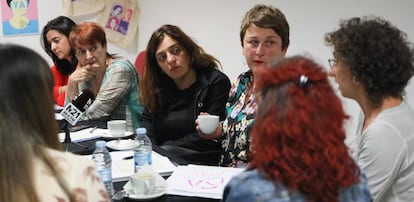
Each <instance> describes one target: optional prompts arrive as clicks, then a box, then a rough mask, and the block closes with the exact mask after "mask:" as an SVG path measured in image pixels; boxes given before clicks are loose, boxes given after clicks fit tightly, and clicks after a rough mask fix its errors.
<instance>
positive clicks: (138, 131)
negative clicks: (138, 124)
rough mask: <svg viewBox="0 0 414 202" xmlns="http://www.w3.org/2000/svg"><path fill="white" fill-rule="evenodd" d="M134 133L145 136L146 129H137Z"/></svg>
mask: <svg viewBox="0 0 414 202" xmlns="http://www.w3.org/2000/svg"><path fill="white" fill-rule="evenodd" d="M136 133H137V134H138V135H139V134H146V133H147V129H146V128H137V130H136Z"/></svg>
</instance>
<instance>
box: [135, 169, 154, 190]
mask: <svg viewBox="0 0 414 202" xmlns="http://www.w3.org/2000/svg"><path fill="white" fill-rule="evenodd" d="M155 178H156V175H155V173H154V172H153V171H152V170H151V169H146V168H145V167H143V168H141V169H140V170H139V171H138V172H136V173H135V174H133V175H132V176H131V188H132V191H133V192H134V194H137V195H148V194H151V193H152V191H153V190H154V187H155Z"/></svg>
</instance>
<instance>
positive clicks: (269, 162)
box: [250, 56, 359, 201]
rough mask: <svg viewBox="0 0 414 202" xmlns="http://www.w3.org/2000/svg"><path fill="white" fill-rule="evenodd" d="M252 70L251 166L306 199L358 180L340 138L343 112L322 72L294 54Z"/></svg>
mask: <svg viewBox="0 0 414 202" xmlns="http://www.w3.org/2000/svg"><path fill="white" fill-rule="evenodd" d="M256 73H257V74H256V75H257V79H256V81H255V82H256V84H255V85H256V89H257V90H258V95H259V99H260V104H259V107H258V110H257V112H256V117H255V123H254V127H253V129H252V133H251V139H252V142H251V149H252V153H251V157H252V160H251V164H250V168H258V169H259V170H261V171H263V172H265V173H267V174H268V175H269V176H270V177H271V178H272V179H274V180H275V181H276V182H279V183H282V184H284V185H286V186H287V187H289V188H290V189H296V190H299V191H300V192H301V193H303V194H304V195H306V196H307V199H308V201H337V199H338V195H339V192H340V190H341V188H344V187H347V186H349V185H351V184H353V183H355V182H358V181H359V169H358V167H357V166H356V163H355V162H354V161H353V159H352V158H351V157H350V156H349V153H348V149H347V147H346V146H345V144H344V140H345V131H344V129H343V123H344V120H345V119H346V118H347V116H346V114H345V113H344V111H343V108H342V103H341V101H340V100H339V98H338V97H337V95H336V94H335V92H334V91H333V89H332V87H331V86H330V84H329V82H328V79H327V74H326V72H325V71H324V70H323V68H322V67H321V66H320V65H318V64H316V63H315V62H314V61H312V60H311V59H308V58H305V57H302V56H295V57H291V58H286V59H284V60H282V61H280V62H279V63H277V64H276V65H274V66H273V67H272V68H262V69H260V70H257V72H256Z"/></svg>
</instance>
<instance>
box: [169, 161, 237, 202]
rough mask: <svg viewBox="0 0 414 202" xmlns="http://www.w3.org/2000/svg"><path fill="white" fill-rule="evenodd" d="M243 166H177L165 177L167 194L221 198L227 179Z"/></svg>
mask: <svg viewBox="0 0 414 202" xmlns="http://www.w3.org/2000/svg"><path fill="white" fill-rule="evenodd" d="M243 170H244V169H243V168H229V167H218V166H201V165H188V166H178V167H177V168H176V169H175V171H174V173H173V174H172V175H171V176H170V177H169V178H168V179H167V183H168V184H169V185H170V186H168V191H167V193H168V194H173V195H183V196H198V197H205V198H215V199H221V197H222V195H223V190H224V187H225V186H226V184H227V183H228V182H229V180H230V179H231V178H232V177H233V176H235V175H238V174H239V173H241V172H242V171H243Z"/></svg>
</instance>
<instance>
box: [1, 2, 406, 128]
mask: <svg viewBox="0 0 414 202" xmlns="http://www.w3.org/2000/svg"><path fill="white" fill-rule="evenodd" d="M137 1H138V3H139V5H140V10H141V15H140V20H139V39H138V44H134V45H133V46H131V47H130V48H128V50H122V49H120V48H117V47H115V46H112V45H111V44H109V51H110V52H111V53H118V54H121V55H124V56H126V57H128V58H129V59H130V60H131V61H134V60H135V56H136V55H137V53H138V51H139V50H142V49H145V47H146V43H147V41H148V39H149V37H150V35H151V34H152V32H153V31H154V30H155V29H156V28H158V27H159V26H160V25H162V24H167V23H169V24H175V25H178V26H180V27H181V28H182V29H183V30H184V31H185V32H186V33H188V34H189V35H191V36H192V37H193V38H194V39H195V40H196V41H197V42H198V43H199V44H200V45H201V46H202V47H203V48H204V49H205V50H206V51H207V52H209V53H211V54H212V55H214V56H216V57H217V58H218V59H219V60H220V61H221V63H222V65H223V70H224V72H225V73H226V74H227V75H228V76H229V77H230V78H231V79H232V80H234V79H235V78H236V76H237V75H238V74H239V73H240V72H242V71H244V70H246V67H245V64H244V61H243V56H242V53H241V47H240V39H239V27H240V21H241V18H242V16H243V14H244V13H245V12H246V11H247V10H248V9H250V8H251V7H252V6H253V5H255V4H256V3H265V4H272V5H274V6H276V7H279V8H280V9H281V10H282V11H283V12H284V13H285V15H286V17H287V18H288V21H289V23H290V27H291V44H290V47H289V49H288V53H287V55H294V54H309V55H311V56H313V57H314V58H315V59H316V60H317V61H318V62H320V63H322V64H323V65H325V66H328V63H327V59H328V58H330V57H332V54H331V50H330V48H329V47H327V46H325V45H324V41H323V37H324V34H325V33H326V32H329V31H333V30H335V29H336V28H337V27H338V21H339V20H340V19H344V18H349V17H353V16H361V15H371V14H372V15H380V16H383V17H384V18H386V19H388V20H390V21H391V22H392V23H394V24H395V25H397V26H398V27H399V28H400V29H401V30H403V31H405V32H406V33H407V34H408V38H409V39H410V40H411V41H414V26H412V22H410V20H412V19H414V13H413V11H412V9H413V8H414V1H412V0H393V1H390V0H363V1H358V0H313V1H303V0H261V1H260V0H225V1H223V0H204V1H201V0H137ZM38 7H39V25H40V29H41V28H42V27H43V26H44V25H45V24H46V22H47V21H48V20H50V19H52V18H54V17H56V16H58V15H62V14H63V12H62V10H61V7H62V2H61V1H59V0H38ZM74 20H75V21H77V22H81V21H88V20H92V21H94V20H95V18H94V15H89V16H83V17H80V18H74ZM0 42H14V43H19V44H23V45H26V46H29V47H31V48H33V49H35V50H37V51H38V52H39V53H41V54H42V55H43V56H44V57H45V58H47V59H48V61H50V59H49V58H48V57H47V55H46V54H45V53H44V51H43V50H42V49H41V47H40V42H39V36H38V35H33V36H19V37H0ZM407 92H408V93H407V96H408V98H409V102H410V104H411V105H412V106H413V107H414V83H411V84H410V85H409V87H408V88H407ZM344 105H345V108H346V110H347V111H348V113H349V114H351V115H353V116H354V115H356V114H357V113H358V107H357V106H356V104H355V103H354V102H352V101H349V100H345V99H344ZM354 127H355V126H354V122H351V123H350V125H349V127H348V132H349V133H353V130H354Z"/></svg>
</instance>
